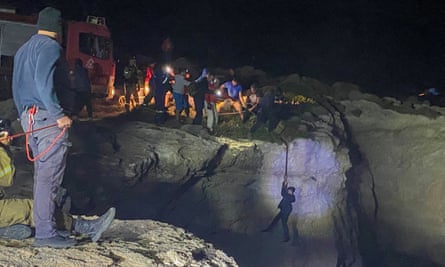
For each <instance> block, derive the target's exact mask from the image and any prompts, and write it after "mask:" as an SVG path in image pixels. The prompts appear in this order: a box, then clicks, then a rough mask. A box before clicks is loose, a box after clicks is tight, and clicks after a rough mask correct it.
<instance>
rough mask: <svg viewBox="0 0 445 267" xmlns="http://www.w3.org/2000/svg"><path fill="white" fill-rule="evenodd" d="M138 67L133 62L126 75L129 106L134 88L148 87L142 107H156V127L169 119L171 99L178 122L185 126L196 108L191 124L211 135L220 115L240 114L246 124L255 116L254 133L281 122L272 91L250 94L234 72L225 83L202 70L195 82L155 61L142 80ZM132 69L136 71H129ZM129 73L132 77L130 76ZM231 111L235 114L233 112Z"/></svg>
mask: <svg viewBox="0 0 445 267" xmlns="http://www.w3.org/2000/svg"><path fill="white" fill-rule="evenodd" d="M135 66H136V61H135V59H130V63H129V65H128V66H127V67H126V68H125V71H124V76H125V83H126V85H125V87H126V88H133V89H131V91H130V94H128V93H127V95H126V98H127V101H126V102H127V103H126V106H128V105H130V103H129V102H130V101H131V100H130V98H135V96H130V95H131V94H135V89H134V88H136V87H138V86H141V84H144V85H145V86H148V87H149V88H150V89H149V92H148V95H146V96H145V98H144V101H143V102H142V105H141V106H148V105H150V104H154V105H153V106H154V112H155V113H156V114H155V119H154V122H155V123H157V124H163V123H165V121H166V120H167V119H168V116H169V115H168V112H167V108H168V104H169V103H170V101H168V100H167V101H166V98H168V97H169V95H171V96H172V99H173V100H174V105H175V112H174V114H175V116H174V117H175V120H176V121H178V122H180V123H184V121H185V120H184V117H190V109H191V108H192V106H193V108H194V110H195V115H194V118H193V121H192V124H195V125H203V124H205V127H206V128H207V130H208V132H209V133H210V134H213V133H214V132H215V128H216V127H217V125H218V117H219V115H221V113H224V114H238V115H239V117H240V120H241V121H242V122H243V123H246V122H247V121H248V120H249V119H250V118H251V117H253V116H254V117H256V121H255V124H254V125H253V126H252V128H251V129H250V132H251V133H253V132H255V131H256V130H257V129H258V128H259V127H261V126H262V125H263V124H264V123H266V122H269V124H268V129H269V131H271V130H273V128H274V127H275V125H276V123H277V122H278V118H277V114H276V112H275V111H274V106H275V94H274V93H273V92H272V91H268V92H261V91H260V90H258V88H257V84H255V83H253V84H251V85H250V87H249V88H248V89H247V90H243V87H242V85H241V84H240V83H239V82H238V80H237V78H236V76H235V73H234V72H232V73H231V75H228V77H227V80H226V81H223V82H220V80H219V79H218V78H217V76H216V75H215V74H214V73H212V72H210V71H209V70H208V69H207V68H203V69H202V70H201V72H200V74H199V76H198V75H197V77H196V78H194V79H193V78H192V77H191V76H190V73H189V72H188V71H187V70H186V69H177V70H172V69H170V68H169V67H167V66H168V65H167V64H157V63H156V62H154V61H152V62H150V63H149V64H148V66H147V68H146V75H145V79H143V78H140V77H139V78H137V73H140V72H141V71H138V70H136V67H135ZM130 69H133V71H129V70H130ZM130 72H131V73H133V75H129V74H128V73H130ZM138 80H139V82H138ZM141 81H142V82H141ZM137 84H138V85H137ZM126 91H127V92H128V91H129V90H128V89H127V90H126ZM153 98H154V101H153ZM190 98H192V101H190ZM153 102H154V103H153ZM127 110H128V109H127ZM232 110H234V113H231V112H230V111H232ZM205 118H206V119H205ZM204 119H205V120H204Z"/></svg>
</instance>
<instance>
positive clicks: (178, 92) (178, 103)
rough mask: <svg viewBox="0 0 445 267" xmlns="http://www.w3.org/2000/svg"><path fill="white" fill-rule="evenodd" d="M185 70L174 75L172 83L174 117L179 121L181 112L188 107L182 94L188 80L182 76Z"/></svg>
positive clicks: (188, 83)
mask: <svg viewBox="0 0 445 267" xmlns="http://www.w3.org/2000/svg"><path fill="white" fill-rule="evenodd" d="M184 75H185V70H182V71H181V72H180V73H179V74H176V75H175V83H174V84H173V86H172V87H173V97H174V98H175V108H176V109H175V118H176V121H178V122H179V121H180V120H179V119H180V117H181V112H182V111H183V110H184V109H186V108H187V107H188V103H187V99H186V97H185V94H184V87H185V86H189V85H190V82H189V81H187V80H186V79H185V77H184Z"/></svg>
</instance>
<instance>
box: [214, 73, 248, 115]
mask: <svg viewBox="0 0 445 267" xmlns="http://www.w3.org/2000/svg"><path fill="white" fill-rule="evenodd" d="M224 88H225V89H227V94H228V98H227V99H226V100H225V102H229V103H230V105H231V106H232V107H233V108H234V109H235V110H236V111H237V112H238V113H239V115H240V118H241V120H243V117H244V116H243V110H242V103H243V102H242V101H243V96H242V91H243V87H242V86H241V84H239V83H238V81H237V80H236V79H235V78H233V79H232V80H231V81H227V82H225V83H224V84H222V85H221V86H220V89H221V90H223V89H224ZM218 112H220V110H218Z"/></svg>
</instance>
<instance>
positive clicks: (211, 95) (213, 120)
mask: <svg viewBox="0 0 445 267" xmlns="http://www.w3.org/2000/svg"><path fill="white" fill-rule="evenodd" d="M218 87H219V81H218V79H217V78H215V75H213V74H209V75H208V90H209V92H208V93H207V94H205V101H204V105H205V111H206V114H207V130H208V131H209V134H214V133H215V127H216V126H217V125H218V112H217V111H216V101H217V97H216V94H215V93H216V90H217V89H218Z"/></svg>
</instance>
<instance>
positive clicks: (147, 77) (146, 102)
mask: <svg viewBox="0 0 445 267" xmlns="http://www.w3.org/2000/svg"><path fill="white" fill-rule="evenodd" d="M155 66H156V62H155V61H153V62H150V64H149V65H148V67H147V70H146V72H145V81H144V86H145V87H148V89H149V91H148V95H146V96H145V98H144V103H143V105H144V106H147V105H149V104H150V102H151V100H152V99H153V97H154V96H155V94H154V90H153V88H152V87H153V86H152V82H153V79H152V78H153V75H154V71H155Z"/></svg>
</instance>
